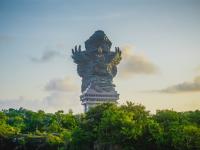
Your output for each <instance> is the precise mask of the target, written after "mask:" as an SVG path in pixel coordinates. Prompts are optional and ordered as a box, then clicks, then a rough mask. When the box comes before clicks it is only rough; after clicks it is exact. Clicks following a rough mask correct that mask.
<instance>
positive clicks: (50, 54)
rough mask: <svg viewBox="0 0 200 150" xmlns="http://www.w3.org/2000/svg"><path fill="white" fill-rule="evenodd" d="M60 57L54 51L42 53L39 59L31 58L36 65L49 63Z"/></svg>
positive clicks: (58, 53) (60, 55)
mask: <svg viewBox="0 0 200 150" xmlns="http://www.w3.org/2000/svg"><path fill="white" fill-rule="evenodd" d="M58 57H62V54H61V53H60V52H58V51H55V50H47V51H44V53H43V54H42V56H41V57H39V58H37V57H31V58H30V59H31V61H32V62H37V63H43V62H49V61H51V60H53V59H55V58H58Z"/></svg>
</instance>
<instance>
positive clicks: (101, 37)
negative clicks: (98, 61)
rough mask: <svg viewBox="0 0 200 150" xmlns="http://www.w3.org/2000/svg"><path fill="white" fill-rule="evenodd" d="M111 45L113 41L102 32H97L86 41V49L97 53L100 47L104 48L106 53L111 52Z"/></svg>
mask: <svg viewBox="0 0 200 150" xmlns="http://www.w3.org/2000/svg"><path fill="white" fill-rule="evenodd" d="M111 45H112V43H111V41H110V40H109V39H108V37H107V36H106V34H105V33H104V32H103V31H101V30H98V31H96V32H95V33H94V34H93V35H92V36H91V37H90V38H89V39H88V40H87V41H85V48H86V50H88V51H95V50H96V49H98V48H99V47H101V48H103V50H104V51H109V50H110V48H111Z"/></svg>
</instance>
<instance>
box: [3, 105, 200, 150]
mask: <svg viewBox="0 0 200 150" xmlns="http://www.w3.org/2000/svg"><path fill="white" fill-rule="evenodd" d="M0 149H2V150H6V149H7V150H12V149H15V150H16V149H18V150H19V149H23V150H26V149H27V150H35V149H41V150H45V149H46V150H54V149H55V150H56V149H60V150H61V149H62V150H64V149H67V150H68V149H69V150H93V149H96V150H198V149H200V111H199V110H196V111H188V112H176V111H173V110H159V111H157V112H156V114H155V115H151V114H150V113H149V112H148V111H147V110H146V109H145V107H144V106H142V105H135V104H134V103H131V102H127V104H126V105H122V106H116V105H114V104H103V105H99V106H97V107H95V108H93V109H91V110H90V111H89V112H87V113H85V114H79V115H74V114H73V113H72V112H69V113H67V114H65V113H64V112H63V111H58V112H56V113H54V114H53V113H45V112H44V111H42V110H40V111H38V112H33V111H30V110H26V109H24V108H20V109H18V110H17V109H12V108H10V109H8V110H2V111H0Z"/></svg>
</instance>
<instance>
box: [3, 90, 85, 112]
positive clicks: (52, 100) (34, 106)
mask: <svg viewBox="0 0 200 150" xmlns="http://www.w3.org/2000/svg"><path fill="white" fill-rule="evenodd" d="M78 95H79V94H78V93H71V94H66V93H60V92H53V93H50V95H48V96H46V97H45V98H43V99H41V100H39V99H35V100H33V99H28V98H24V97H19V98H16V99H6V100H3V99H0V109H9V108H14V109H19V108H20V107H23V108H26V109H30V110H33V111H38V110H44V111H46V112H56V111H58V110H64V111H65V112H68V111H69V109H72V110H73V112H74V113H82V112H83V107H82V106H81V101H80V100H79V96H78Z"/></svg>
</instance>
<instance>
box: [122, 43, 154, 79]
mask: <svg viewBox="0 0 200 150" xmlns="http://www.w3.org/2000/svg"><path fill="white" fill-rule="evenodd" d="M119 67H120V73H119V75H120V76H121V77H127V76H128V77H130V76H133V75H136V74H146V75H151V74H155V73H157V72H158V67H157V66H156V65H155V64H154V63H153V62H151V61H150V60H149V59H148V58H147V57H146V56H145V55H142V54H137V53H135V52H133V51H132V46H126V47H124V48H122V62H121V64H120V66H119Z"/></svg>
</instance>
